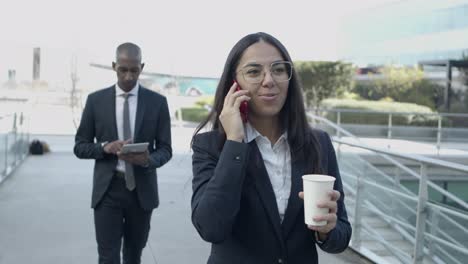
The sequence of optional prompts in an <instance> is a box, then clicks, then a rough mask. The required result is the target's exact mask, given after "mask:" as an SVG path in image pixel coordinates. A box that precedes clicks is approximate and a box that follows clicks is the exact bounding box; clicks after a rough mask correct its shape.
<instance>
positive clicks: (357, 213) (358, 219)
mask: <svg viewBox="0 0 468 264" xmlns="http://www.w3.org/2000/svg"><path fill="white" fill-rule="evenodd" d="M366 171H367V164H365V165H364V168H363V170H362V173H358V175H357V183H356V197H355V198H354V221H353V235H352V237H351V239H352V241H351V243H352V245H353V247H354V248H360V247H361V228H362V216H361V214H362V208H363V206H362V205H363V199H362V198H363V197H362V195H363V194H362V193H363V191H364V185H363V181H362V174H363V173H365V172H366Z"/></svg>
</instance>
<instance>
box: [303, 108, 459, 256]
mask: <svg viewBox="0 0 468 264" xmlns="http://www.w3.org/2000/svg"><path fill="white" fill-rule="evenodd" d="M308 117H309V118H310V119H311V120H312V121H313V122H315V123H316V124H314V125H315V126H318V127H320V128H322V129H325V130H326V131H328V132H329V133H330V134H336V135H338V136H345V137H346V138H347V140H343V139H341V138H338V139H337V138H334V139H333V141H334V143H335V144H336V150H337V157H338V161H339V165H340V169H341V174H342V179H343V186H344V190H345V195H346V199H345V202H346V205H347V207H348V214H349V216H350V221H351V223H352V225H353V238H352V240H351V247H353V248H354V249H355V250H357V251H359V252H361V253H362V254H364V255H368V254H367V253H369V252H371V255H372V256H373V257H372V256H371V257H370V258H371V259H372V258H374V260H375V261H376V262H379V263H380V262H382V261H383V259H378V260H377V259H375V256H378V255H379V254H378V252H386V254H388V253H391V255H393V256H394V257H395V258H396V259H397V260H398V261H400V262H403V263H457V264H458V263H464V260H465V259H467V258H468V203H466V202H465V201H463V199H461V198H459V197H457V196H456V195H454V194H452V193H450V192H448V191H446V190H444V189H443V188H441V187H440V186H439V185H437V184H436V183H434V182H433V181H431V180H429V179H428V167H431V168H434V167H437V168H443V169H446V170H447V171H457V172H461V173H463V174H464V175H468V166H464V165H461V164H456V163H451V162H446V161H441V160H436V159H431V158H427V157H422V156H418V155H410V154H403V153H396V152H394V151H389V150H387V149H380V148H376V147H372V146H368V145H366V144H365V143H363V142H361V141H360V140H359V139H358V138H356V137H355V136H354V135H353V134H351V133H349V132H348V131H346V130H344V129H343V128H341V127H340V126H338V125H337V124H335V123H333V122H331V121H329V120H328V119H325V118H323V117H319V116H315V115H312V114H310V113H309V114H308ZM369 155H375V156H380V157H381V158H383V159H385V160H386V161H387V162H388V164H392V166H393V167H394V168H395V170H397V171H399V174H401V173H405V174H406V176H407V177H412V178H413V179H414V180H417V181H418V183H419V188H418V191H417V193H414V192H412V191H410V190H409V189H408V188H407V187H405V186H404V185H403V184H402V183H401V182H400V179H399V176H398V174H397V173H395V174H393V175H392V174H389V173H388V172H385V171H382V170H381V169H379V168H377V167H375V166H373V165H372V164H371V163H370V162H369V161H368V160H366V158H365V156H367V157H368V156H369ZM399 160H404V161H412V162H413V163H416V164H419V168H420V170H419V172H416V171H414V170H412V169H411V168H408V167H407V166H405V165H403V164H402V163H401V162H400V161H399ZM429 192H433V193H437V194H438V195H442V196H445V197H447V198H448V199H450V200H451V201H452V202H453V203H454V204H456V205H457V207H458V208H459V209H456V208H452V207H449V206H447V205H441V204H439V203H437V202H435V201H432V200H430V199H429ZM369 219H373V221H378V222H379V224H377V226H376V227H374V226H372V225H371V224H369ZM376 219H377V220H376ZM383 227H385V228H386V229H383ZM386 233H388V235H389V236H391V238H386V237H385V234H386ZM392 236H393V237H392ZM365 241H372V242H374V244H379V245H381V248H380V249H372V248H370V247H372V246H375V245H372V246H369V243H367V244H366V243H365ZM374 252H377V253H374Z"/></svg>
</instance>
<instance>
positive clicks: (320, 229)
mask: <svg viewBox="0 0 468 264" xmlns="http://www.w3.org/2000/svg"><path fill="white" fill-rule="evenodd" d="M328 196H329V197H330V201H323V202H319V203H318V204H317V207H319V208H328V209H329V213H328V214H325V215H318V216H316V217H314V221H316V222H319V221H327V224H326V225H324V226H313V225H307V227H308V228H309V229H310V230H314V231H317V233H318V235H319V238H320V240H322V241H323V240H325V239H326V238H327V234H328V233H329V232H330V231H331V230H333V229H334V228H335V227H336V221H337V215H336V213H337V211H338V204H337V202H336V201H338V199H340V196H341V194H340V192H338V191H335V190H333V191H330V192H328ZM299 197H300V198H301V199H304V193H303V192H299Z"/></svg>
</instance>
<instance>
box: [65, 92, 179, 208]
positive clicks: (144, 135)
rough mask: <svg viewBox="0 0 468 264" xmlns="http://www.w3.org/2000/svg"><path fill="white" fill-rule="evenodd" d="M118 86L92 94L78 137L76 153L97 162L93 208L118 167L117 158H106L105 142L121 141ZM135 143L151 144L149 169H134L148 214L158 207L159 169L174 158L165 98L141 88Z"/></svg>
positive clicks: (140, 199)
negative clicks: (103, 146)
mask: <svg viewBox="0 0 468 264" xmlns="http://www.w3.org/2000/svg"><path fill="white" fill-rule="evenodd" d="M115 116H116V115H115V86H111V87H109V88H106V89H102V90H99V91H96V92H94V93H92V94H90V95H89V96H88V98H87V100H86V106H85V108H84V110H83V115H82V118H81V123H80V126H79V128H78V131H77V133H76V136H75V147H74V149H73V150H74V153H75V155H76V156H77V157H78V158H80V159H95V160H96V163H95V165H94V177H93V193H92V200H91V207H93V208H95V207H96V205H97V204H98V203H99V201H101V199H102V197H103V195H104V193H105V192H106V190H107V187H108V186H109V184H110V182H111V179H112V177H113V175H114V172H115V168H116V166H117V161H118V159H117V156H116V155H111V154H106V153H105V152H104V149H103V148H102V146H101V143H102V142H106V141H108V142H112V141H115V140H118V139H119V138H118V134H117V125H116V117H115ZM133 141H134V142H135V143H138V142H149V143H150V144H149V147H148V150H149V152H150V159H149V166H148V167H141V166H133V168H134V174H135V182H136V192H137V194H138V198H139V201H140V205H141V206H142V208H143V209H145V210H150V209H153V208H156V207H158V205H159V197H158V185H157V176H156V168H159V167H161V166H162V165H164V164H165V163H166V162H168V161H169V160H170V159H171V157H172V148H171V122H170V117H169V110H168V106H167V100H166V98H165V97H164V96H162V95H160V94H158V93H156V92H153V91H151V90H148V89H146V88H144V87H143V86H141V85H140V88H139V91H138V105H137V111H136V118H135V131H134V136H133Z"/></svg>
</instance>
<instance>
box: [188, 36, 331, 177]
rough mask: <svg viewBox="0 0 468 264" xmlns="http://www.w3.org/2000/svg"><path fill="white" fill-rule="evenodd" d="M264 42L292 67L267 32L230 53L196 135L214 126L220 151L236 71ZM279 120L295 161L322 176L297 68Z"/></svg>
mask: <svg viewBox="0 0 468 264" xmlns="http://www.w3.org/2000/svg"><path fill="white" fill-rule="evenodd" d="M260 41H264V42H266V43H268V44H270V45H272V46H273V47H275V48H276V49H278V51H279V52H280V54H281V56H282V57H283V59H284V60H286V61H289V62H291V63H292V60H291V57H290V56H289V53H288V51H287V50H286V48H285V47H284V46H283V44H281V42H279V40H277V39H276V38H275V37H273V36H271V35H269V34H267V33H264V32H258V33H253V34H250V35H247V36H245V37H243V38H242V39H241V40H239V41H238V42H237V43H236V45H234V47H233V48H232V50H231V52H229V55H228V57H227V60H226V63H225V64H224V70H223V73H222V75H221V78H220V80H219V83H218V87H217V89H216V94H215V99H214V105H213V108H212V109H211V111H210V113H209V114H208V117H207V118H206V119H205V120H204V121H203V122H201V123H200V125H198V127H197V129H196V130H195V133H194V135H196V134H198V133H199V132H200V130H201V129H202V128H204V127H205V126H206V125H207V124H208V123H209V122H212V130H217V131H218V132H219V139H220V141H221V144H220V147H221V148H222V147H223V145H224V142H225V141H226V133H225V132H224V128H223V126H222V124H221V122H220V120H219V115H220V114H221V111H222V110H223V104H224V97H225V96H226V94H227V93H228V91H229V88H230V87H231V86H232V84H233V82H234V78H235V70H236V68H237V66H238V64H239V60H240V58H241V57H242V54H243V53H244V51H245V50H246V49H247V48H248V47H250V46H251V45H253V44H255V43H257V42H260ZM279 119H280V121H281V122H282V124H281V127H283V128H286V129H287V131H288V143H289V146H290V148H291V151H292V153H293V154H294V155H293V157H295V158H303V159H305V160H307V162H306V164H307V165H308V166H307V171H306V172H308V173H321V171H322V169H321V166H320V156H319V153H320V145H319V143H318V141H317V138H316V135H315V133H313V131H312V129H311V128H310V126H309V124H308V123H307V117H306V114H305V108H304V100H303V98H302V87H301V85H300V83H299V80H298V76H297V73H296V71H295V70H294V68H293V70H292V77H291V80H290V81H289V88H288V94H287V97H286V101H285V103H284V106H283V108H282V109H281V112H280V118H279ZM192 142H193V139H192Z"/></svg>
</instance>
